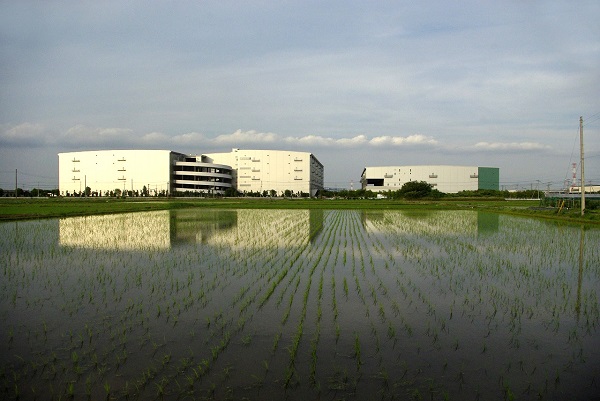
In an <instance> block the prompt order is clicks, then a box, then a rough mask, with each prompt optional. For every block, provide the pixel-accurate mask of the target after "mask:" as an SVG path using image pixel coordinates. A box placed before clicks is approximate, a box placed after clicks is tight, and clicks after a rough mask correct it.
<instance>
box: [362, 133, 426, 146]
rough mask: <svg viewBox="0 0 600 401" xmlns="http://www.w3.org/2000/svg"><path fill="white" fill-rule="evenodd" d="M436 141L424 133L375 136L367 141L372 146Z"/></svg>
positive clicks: (419, 143) (422, 143) (420, 143)
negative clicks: (404, 135)
mask: <svg viewBox="0 0 600 401" xmlns="http://www.w3.org/2000/svg"><path fill="white" fill-rule="evenodd" d="M437 143H438V141H437V140H435V139H433V138H431V137H428V136H425V135H409V136H406V137H403V136H387V135H386V136H376V137H374V138H373V139H371V140H370V141H369V144H370V145H373V146H407V145H437Z"/></svg>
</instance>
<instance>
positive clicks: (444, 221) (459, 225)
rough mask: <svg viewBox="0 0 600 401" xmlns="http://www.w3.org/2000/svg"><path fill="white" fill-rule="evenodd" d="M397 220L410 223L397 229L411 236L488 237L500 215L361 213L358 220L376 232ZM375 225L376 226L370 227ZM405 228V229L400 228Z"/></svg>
mask: <svg viewBox="0 0 600 401" xmlns="http://www.w3.org/2000/svg"><path fill="white" fill-rule="evenodd" d="M398 218H401V219H403V220H404V221H409V222H410V223H409V224H406V225H405V224H402V225H400V226H399V229H400V230H404V231H407V232H411V233H414V230H418V231H421V232H423V233H437V234H440V235H449V234H469V233H473V234H491V233H495V232H497V231H498V227H499V223H498V222H499V215H498V214H496V213H487V212H476V213H473V212H472V211H455V212H452V213H449V212H446V211H436V210H416V211H412V210H410V211H396V210H394V211H386V210H375V211H371V210H364V211H362V212H361V221H362V223H363V226H364V227H365V228H368V229H369V230H375V231H376V230H377V228H376V226H380V225H381V224H382V223H383V224H395V223H394V221H395V220H397V219H398ZM369 222H370V223H378V224H375V225H374V224H369ZM400 227H404V228H400Z"/></svg>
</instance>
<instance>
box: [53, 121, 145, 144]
mask: <svg viewBox="0 0 600 401" xmlns="http://www.w3.org/2000/svg"><path fill="white" fill-rule="evenodd" d="M138 140H139V138H136V137H135V135H134V133H133V130H131V129H129V128H100V127H89V126H86V125H82V124H79V125H76V126H74V127H71V128H69V129H68V130H67V131H66V132H64V133H63V134H62V135H61V137H60V139H59V141H60V144H63V145H71V146H72V145H75V146H78V147H80V146H108V147H113V146H111V145H113V144H115V143H118V144H123V145H129V146H131V144H133V143H136V142H137V141H138Z"/></svg>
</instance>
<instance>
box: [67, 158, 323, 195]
mask: <svg viewBox="0 0 600 401" xmlns="http://www.w3.org/2000/svg"><path fill="white" fill-rule="evenodd" d="M58 166H59V167H58V169H59V172H58V176H59V191H60V194H61V195H63V196H68V195H81V194H84V193H85V191H86V187H89V188H90V191H89V192H90V194H92V195H98V196H107V195H110V194H126V195H127V194H135V195H144V194H145V195H150V196H152V195H170V194H174V193H177V192H197V193H205V194H224V193H225V191H227V190H228V189H230V188H235V189H237V190H238V191H239V192H242V193H244V192H255V193H256V192H259V193H261V194H262V193H264V192H265V191H266V192H267V193H269V194H271V193H272V191H274V193H275V195H276V196H280V195H283V194H284V193H285V191H286V190H289V191H291V192H292V193H293V194H301V193H305V194H310V196H315V195H316V193H317V191H318V190H319V189H322V188H323V180H324V169H323V165H322V164H321V163H320V162H319V161H318V160H317V158H316V157H315V156H314V155H312V154H311V153H307V152H292V151H282V150H240V149H233V150H232V151H231V152H228V153H211V154H206V155H198V156H195V155H186V154H183V153H177V152H173V151H169V150H97V151H83V152H66V153H59V154H58Z"/></svg>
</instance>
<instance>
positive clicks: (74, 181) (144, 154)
mask: <svg viewBox="0 0 600 401" xmlns="http://www.w3.org/2000/svg"><path fill="white" fill-rule="evenodd" d="M174 155H175V154H174ZM172 157H174V156H172V152H171V151H168V150H98V151H85V152H68V153H59V154H58V179H59V190H60V193H61V194H62V195H64V194H66V193H67V192H69V193H70V194H73V193H79V192H80V191H81V192H83V191H84V190H85V187H86V185H87V186H88V187H90V188H91V190H92V192H95V191H102V194H104V193H105V192H109V191H114V190H115V189H116V188H118V189H120V190H121V191H123V189H125V190H127V191H130V190H132V189H133V190H134V191H136V190H137V191H139V192H140V193H141V192H142V188H143V187H144V186H146V187H147V188H148V189H149V191H150V193H151V195H153V194H154V192H156V191H157V192H160V191H167V190H169V189H170V188H169V187H170V185H171V182H170V181H171V176H170V172H171V165H172V160H171V159H172Z"/></svg>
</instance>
